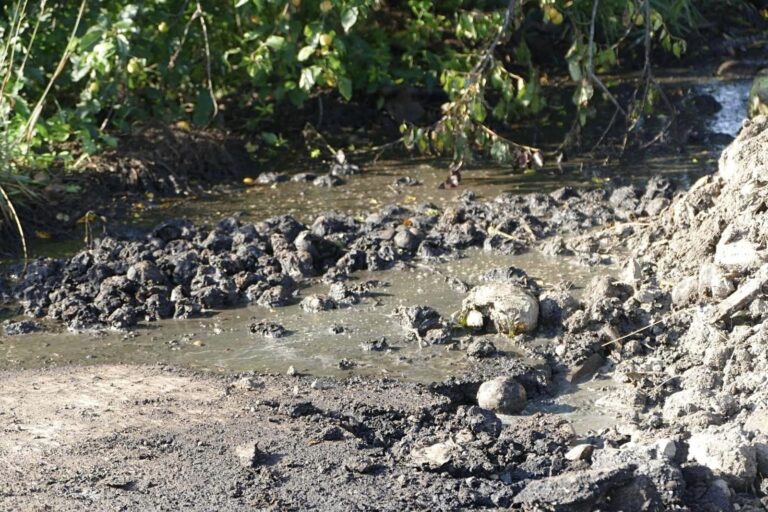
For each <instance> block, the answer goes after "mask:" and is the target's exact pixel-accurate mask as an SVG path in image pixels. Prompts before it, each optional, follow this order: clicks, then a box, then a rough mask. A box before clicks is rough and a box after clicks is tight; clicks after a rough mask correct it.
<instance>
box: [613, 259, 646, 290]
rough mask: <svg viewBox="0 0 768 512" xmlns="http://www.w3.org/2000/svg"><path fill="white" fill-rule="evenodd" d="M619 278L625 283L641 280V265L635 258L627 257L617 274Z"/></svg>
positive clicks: (634, 283)
mask: <svg viewBox="0 0 768 512" xmlns="http://www.w3.org/2000/svg"><path fill="white" fill-rule="evenodd" d="M619 279H621V280H622V281H624V282H625V283H629V284H631V285H636V284H637V283H639V282H640V281H642V280H643V267H642V266H641V265H640V262H639V261H637V260H636V259H635V258H629V259H628V260H627V263H626V264H625V265H624V268H623V269H622V270H621V274H619Z"/></svg>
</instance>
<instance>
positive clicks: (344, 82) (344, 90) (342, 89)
mask: <svg viewBox="0 0 768 512" xmlns="http://www.w3.org/2000/svg"><path fill="white" fill-rule="evenodd" d="M339 94H341V96H342V98H344V99H345V100H347V101H349V100H350V99H352V80H350V79H349V78H347V77H346V76H343V77H341V78H339Z"/></svg>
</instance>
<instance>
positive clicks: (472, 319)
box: [466, 309, 485, 329]
mask: <svg viewBox="0 0 768 512" xmlns="http://www.w3.org/2000/svg"><path fill="white" fill-rule="evenodd" d="M466 324H467V327H471V328H473V329H482V327H483V324H485V319H484V318H483V314H482V313H481V312H479V311H477V310H476V309H473V310H472V311H470V312H469V313H467V318H466Z"/></svg>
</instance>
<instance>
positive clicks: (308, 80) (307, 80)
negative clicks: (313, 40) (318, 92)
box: [299, 66, 323, 91]
mask: <svg viewBox="0 0 768 512" xmlns="http://www.w3.org/2000/svg"><path fill="white" fill-rule="evenodd" d="M322 70H323V69H322V68H321V67H320V66H309V67H308V68H304V69H302V70H301V77H300V78H299V87H301V88H302V89H304V90H305V91H309V90H310V89H312V86H314V85H315V82H317V77H318V75H320V73H321V72H322Z"/></svg>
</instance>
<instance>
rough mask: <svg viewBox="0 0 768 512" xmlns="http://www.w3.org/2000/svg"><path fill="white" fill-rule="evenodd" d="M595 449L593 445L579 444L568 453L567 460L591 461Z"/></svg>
mask: <svg viewBox="0 0 768 512" xmlns="http://www.w3.org/2000/svg"><path fill="white" fill-rule="evenodd" d="M594 449H595V447H594V446H592V445H591V444H586V443H585V444H577V445H576V446H574V447H573V448H571V449H570V450H568V451H567V452H565V458H566V459H568V460H589V458H590V457H591V456H592V452H593V451H594Z"/></svg>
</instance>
